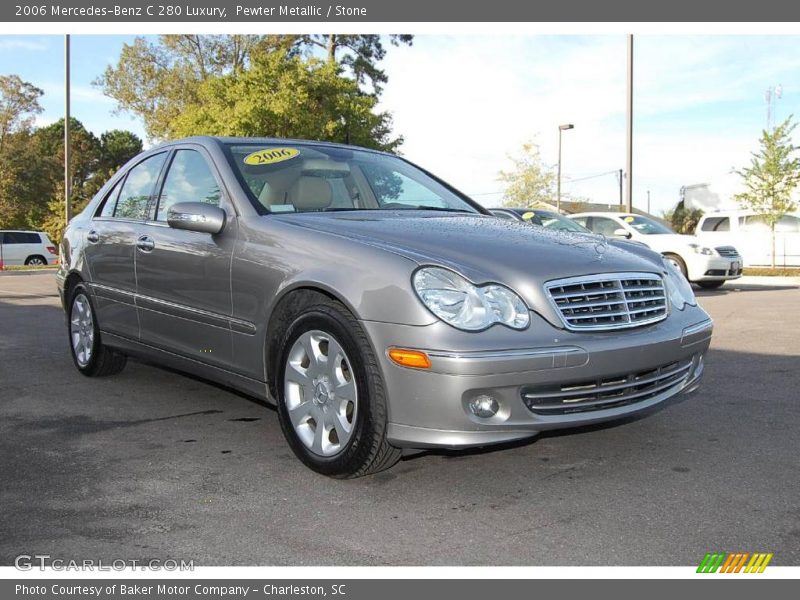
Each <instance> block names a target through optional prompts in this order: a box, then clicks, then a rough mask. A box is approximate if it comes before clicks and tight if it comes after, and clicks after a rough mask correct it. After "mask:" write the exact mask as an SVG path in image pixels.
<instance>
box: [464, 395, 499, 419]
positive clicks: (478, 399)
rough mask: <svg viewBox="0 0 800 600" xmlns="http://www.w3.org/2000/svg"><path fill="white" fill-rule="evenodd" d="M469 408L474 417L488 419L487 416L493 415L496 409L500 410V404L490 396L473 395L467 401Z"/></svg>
mask: <svg viewBox="0 0 800 600" xmlns="http://www.w3.org/2000/svg"><path fill="white" fill-rule="evenodd" d="M469 409H470V410H471V411H472V414H473V415H475V416H476V417H480V418H481V419H488V418H489V417H493V416H495V415H496V414H497V411H498V410H500V405H499V404H498V403H497V400H495V399H494V398H492V397H491V396H487V395H486V394H481V395H480V396H475V397H474V398H473V399H472V400H470V401H469Z"/></svg>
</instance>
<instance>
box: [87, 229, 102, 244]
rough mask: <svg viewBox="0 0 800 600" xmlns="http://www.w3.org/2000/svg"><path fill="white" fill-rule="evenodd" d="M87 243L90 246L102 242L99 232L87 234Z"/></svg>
mask: <svg viewBox="0 0 800 600" xmlns="http://www.w3.org/2000/svg"><path fill="white" fill-rule="evenodd" d="M86 241H88V242H89V243H90V244H96V243H97V242H99V241H100V236H99V235H97V232H96V231H95V230H94V229H92V230H91V231H90V232H89V233H87V234H86Z"/></svg>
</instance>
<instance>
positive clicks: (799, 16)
mask: <svg viewBox="0 0 800 600" xmlns="http://www.w3.org/2000/svg"><path fill="white" fill-rule="evenodd" d="M0 19H1V20H2V21H4V22H34V23H35V22H61V23H77V22H102V21H122V22H179V21H194V22H208V23H210V22H244V23H247V22H252V23H265V22H270V21H272V22H279V23H285V22H334V23H335V22H346V21H347V22H403V21H406V22H440V23H441V22H505V21H507V22H615V21H619V22H648V21H649V22H668V21H674V22H693V21H695V22H696V21H701V22H747V21H753V22H787V21H800V3H797V2H787V1H786V0H760V1H759V2H752V1H748V2H744V1H742V0H727V1H723V0H670V1H669V2H653V1H646V0H644V1H643V0H605V1H603V0H555V1H553V0H538V1H531V0H527V1H526V0H490V1H487V0H449V1H448V0H444V1H443V0H439V1H438V2H431V0H402V1H397V0H380V1H378V0H355V1H354V2H353V1H349V0H343V2H341V3H330V2H313V1H311V2H302V1H292V0H260V1H259V0H243V1H241V2H238V1H237V0H233V1H231V0H227V1H226V0H200V1H192V2H169V1H166V2H155V1H153V0H144V1H142V0H62V1H54V2H47V1H38V2H37V1H35V0H10V1H9V2H5V1H4V2H2V3H0Z"/></svg>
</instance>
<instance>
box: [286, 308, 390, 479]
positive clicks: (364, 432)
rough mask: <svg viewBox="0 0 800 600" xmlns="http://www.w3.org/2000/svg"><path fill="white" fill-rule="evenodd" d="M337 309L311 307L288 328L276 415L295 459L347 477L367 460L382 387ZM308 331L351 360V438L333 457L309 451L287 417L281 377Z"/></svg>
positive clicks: (364, 350) (319, 469)
mask: <svg viewBox="0 0 800 600" xmlns="http://www.w3.org/2000/svg"><path fill="white" fill-rule="evenodd" d="M351 327H352V325H351V324H350V323H348V320H347V318H346V316H345V315H343V314H342V313H341V311H340V310H338V309H337V308H335V307H333V306H329V305H320V306H313V307H310V309H309V310H308V311H307V312H305V313H303V314H302V315H299V316H298V317H297V318H296V319H295V320H294V321H293V322H292V323H291V324H290V325H289V327H288V329H287V331H286V335H285V336H284V338H283V342H282V344H281V346H280V354H279V356H280V358H279V362H278V365H277V368H278V373H277V385H276V391H277V401H278V416H279V420H280V424H281V428H282V429H283V433H284V436H285V437H286V439H287V441H288V442H289V446H290V447H291V448H292V450H293V452H294V453H295V455H297V457H298V458H299V459H300V460H301V461H302V462H303V463H304V464H305V465H306V466H308V467H310V468H311V469H313V470H315V471H317V472H319V473H322V474H324V475H329V476H333V477H336V476H340V477H343V476H347V475H350V474H352V473H354V472H355V471H357V470H358V468H360V467H361V466H362V464H363V463H364V462H365V461H366V459H367V457H368V454H369V451H370V445H371V441H372V435H371V434H372V430H373V428H374V425H375V424H374V422H373V410H372V401H373V398H374V397H375V392H376V390H375V386H376V385H382V383H381V382H380V381H374V378H372V377H370V376H369V374H368V370H367V369H366V367H365V362H364V358H365V353H372V349H371V348H369V347H366V348H365V347H363V344H359V343H358V341H357V337H356V336H355V335H354V334H353V332H352V331H351ZM311 330H319V331H324V332H325V333H328V334H330V335H332V336H333V337H334V338H336V341H337V342H338V343H339V344H340V345H341V347H342V349H343V350H344V351H345V353H346V354H347V357H348V358H349V360H350V366H351V367H352V369H353V375H354V378H355V382H356V391H357V402H358V409H357V411H356V422H355V426H354V431H353V435H352V436H351V437H350V439H349V440H348V442H347V445H346V446H345V448H344V449H343V450H341V451H340V452H339V453H337V454H335V455H333V456H328V457H326V456H318V455H316V454H314V453H313V452H311V450H309V449H308V448H307V447H306V446H305V444H303V442H302V441H301V440H300V438H299V437H298V436H297V433H296V432H295V430H294V426H293V425H292V423H291V419H290V418H289V414H288V409H287V408H286V401H285V394H284V377H285V373H286V357H287V355H288V352H289V350H290V349H291V348H292V345H293V344H294V343H295V341H296V340H297V339H298V338H299V337H300V336H301V335H302V334H303V333H305V332H307V331H311Z"/></svg>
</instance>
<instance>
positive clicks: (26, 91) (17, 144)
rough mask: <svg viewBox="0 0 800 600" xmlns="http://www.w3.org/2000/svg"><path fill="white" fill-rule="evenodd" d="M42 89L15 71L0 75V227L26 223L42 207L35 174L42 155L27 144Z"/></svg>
mask: <svg viewBox="0 0 800 600" xmlns="http://www.w3.org/2000/svg"><path fill="white" fill-rule="evenodd" d="M42 93H43V92H42V90H40V89H39V88H37V87H35V86H34V85H32V84H30V83H27V82H25V81H23V80H22V79H20V78H19V77H18V76H17V75H0V228H18V227H19V228H22V227H28V226H29V225H30V223H32V222H35V221H36V220H37V219H38V218H40V217H41V214H42V212H43V211H44V204H43V202H41V200H42V199H43V198H46V194H47V190H46V189H45V186H43V183H44V182H43V181H42V180H41V179H40V178H38V177H37V176H36V168H37V167H38V166H39V165H40V164H41V163H42V161H43V158H42V157H40V156H38V155H37V154H36V153H35V151H34V150H33V148H32V145H31V136H32V130H33V120H34V118H35V116H36V115H37V114H39V113H41V112H42V107H41V105H40V104H39V98H40V97H41V96H42Z"/></svg>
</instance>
